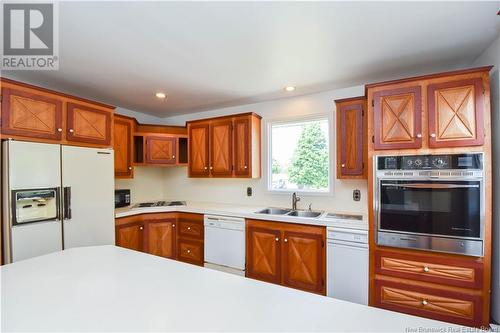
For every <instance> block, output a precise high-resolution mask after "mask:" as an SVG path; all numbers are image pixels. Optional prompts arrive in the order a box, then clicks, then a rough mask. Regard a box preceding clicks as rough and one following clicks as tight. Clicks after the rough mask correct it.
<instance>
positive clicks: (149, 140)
mask: <svg viewBox="0 0 500 333" xmlns="http://www.w3.org/2000/svg"><path fill="white" fill-rule="evenodd" d="M176 143H177V139H176V138H175V137H162V136H148V137H146V162H147V163H152V164H175V161H176V150H177V149H176V146H177V145H176Z"/></svg>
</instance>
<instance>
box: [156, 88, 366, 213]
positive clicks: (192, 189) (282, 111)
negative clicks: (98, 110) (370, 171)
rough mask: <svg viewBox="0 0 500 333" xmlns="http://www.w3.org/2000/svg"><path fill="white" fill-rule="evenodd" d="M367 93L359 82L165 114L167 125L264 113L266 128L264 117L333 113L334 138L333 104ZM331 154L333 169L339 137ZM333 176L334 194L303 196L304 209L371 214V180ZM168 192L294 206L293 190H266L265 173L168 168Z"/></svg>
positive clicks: (264, 153)
mask: <svg viewBox="0 0 500 333" xmlns="http://www.w3.org/2000/svg"><path fill="white" fill-rule="evenodd" d="M360 95H364V87H363V86H356V87H351V88H346V89H340V90H334V91H328V92H323V93H318V94H311V95H305V96H299V97H290V98H284V99H279V100H274V101H269V102H262V103H256V104H250V105H242V106H237V107H230V108H223V109H217V110H212V111H207V112H201V113H194V114H189V115H185V116H175V117H170V118H165V119H164V121H165V123H166V124H172V125H184V124H185V122H186V120H192V119H202V118H210V117H214V116H221V115H228V114H236V113H244V112H255V113H257V114H259V115H260V116H262V125H263V126H262V131H263V134H264V131H265V130H266V127H267V126H266V122H267V121H269V120H273V119H286V118H294V117H300V116H304V115H312V114H324V115H329V116H331V119H332V124H331V131H332V136H331V137H332V138H334V137H335V135H336V133H335V128H336V126H335V117H334V116H333V115H334V110H335V103H334V100H335V99H338V98H347V97H355V96H360ZM264 138H265V135H263V141H262V150H263V151H262V158H263V160H262V169H263V172H265V170H266V164H265V163H266V161H267V159H266V157H267V146H266V140H265V139H264ZM330 144H331V145H332V147H333V149H332V151H333V154H332V159H331V160H332V164H331V166H330V167H331V171H332V172H333V174H335V167H334V166H335V165H336V161H335V159H336V158H335V154H336V153H335V150H336V145H335V140H333V141H331V142H330ZM333 178H334V184H333V190H334V192H333V196H318V195H316V196H313V195H307V196H306V195H301V197H302V201H300V202H299V207H301V208H306V207H307V205H308V204H309V203H312V207H313V208H316V209H325V210H332V211H333V210H334V211H344V212H358V213H364V214H366V213H367V201H366V200H367V181H366V180H343V181H339V180H336V179H335V176H334V177H333ZM247 186H250V187H252V188H253V196H252V197H247V196H246V188H247ZM354 189H360V190H361V201H358V202H355V201H353V200H352V191H353V190H354ZM164 191H165V196H166V198H167V199H181V200H186V199H187V200H196V201H211V202H221V203H234V204H247V205H262V206H285V207H288V206H290V205H291V204H290V201H291V199H290V195H289V194H286V195H285V194H274V193H270V192H268V191H267V183H266V175H265V174H263V177H262V178H261V179H250V180H249V179H220V178H219V179H196V178H188V177H187V170H186V168H167V169H165V188H164Z"/></svg>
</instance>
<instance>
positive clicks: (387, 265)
mask: <svg viewBox="0 0 500 333" xmlns="http://www.w3.org/2000/svg"><path fill="white" fill-rule="evenodd" d="M374 252H375V253H374V257H373V258H374V273H375V274H374V276H373V284H372V288H371V292H370V293H371V300H372V301H371V303H370V305H373V306H376V307H380V308H384V309H388V310H392V311H398V312H403V313H408V314H412V315H416V316H420V317H426V318H431V319H436V320H442V321H447V322H451V323H456V324H460V325H466V326H473V327H480V326H481V325H483V324H485V323H487V321H486V322H484V318H483V316H484V313H483V309H484V308H485V307H486V306H487V305H485V300H486V298H485V297H487V295H485V294H484V293H483V290H482V289H483V284H484V278H485V272H484V270H485V267H484V262H483V258H479V257H466V256H460V255H451V254H444V253H431V252H425V251H416V250H406V249H405V250H403V249H391V248H383V249H379V248H377V249H376V250H375V251H374ZM486 304H487V303H486Z"/></svg>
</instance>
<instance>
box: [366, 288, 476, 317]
mask: <svg viewBox="0 0 500 333" xmlns="http://www.w3.org/2000/svg"><path fill="white" fill-rule="evenodd" d="M375 305H376V306H378V307H380V308H384V309H388V310H392V311H398V312H403V313H407V314H411V315H416V316H421V317H426V318H431V319H437V320H442V321H448V322H453V323H457V324H461V325H467V326H480V325H481V312H482V304H481V297H479V296H474V295H469V294H462V293H457V292H454V291H449V290H440V289H431V288H427V287H420V286H418V285H415V284H414V283H412V282H411V281H408V284H406V283H397V282H389V281H381V280H376V281H375Z"/></svg>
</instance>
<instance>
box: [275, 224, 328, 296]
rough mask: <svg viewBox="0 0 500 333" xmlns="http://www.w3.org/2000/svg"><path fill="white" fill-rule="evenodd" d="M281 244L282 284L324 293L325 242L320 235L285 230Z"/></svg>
mask: <svg viewBox="0 0 500 333" xmlns="http://www.w3.org/2000/svg"><path fill="white" fill-rule="evenodd" d="M283 244H284V247H283V259H282V260H283V284H284V285H286V286H289V287H292V288H296V289H302V290H307V291H311V292H315V293H319V294H322V293H324V291H325V278H324V270H325V267H324V260H325V255H324V252H325V251H324V250H325V246H324V244H325V243H324V240H323V238H322V235H321V234H317V233H310V232H307V231H303V232H302V231H301V232H293V231H285V232H284V239H283Z"/></svg>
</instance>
